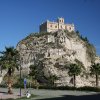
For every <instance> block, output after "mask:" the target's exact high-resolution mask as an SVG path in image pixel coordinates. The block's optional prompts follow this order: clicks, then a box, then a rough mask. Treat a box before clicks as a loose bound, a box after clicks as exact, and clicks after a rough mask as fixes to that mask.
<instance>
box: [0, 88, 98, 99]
mask: <svg viewBox="0 0 100 100" xmlns="http://www.w3.org/2000/svg"><path fill="white" fill-rule="evenodd" d="M0 91H2V92H7V89H5V88H0ZM13 92H14V96H15V95H16V96H17V95H19V89H13ZM30 92H31V93H32V94H35V95H38V96H36V97H34V98H32V100H37V99H39V100H40V99H43V100H84V99H85V98H86V100H87V98H91V97H92V98H91V100H100V97H99V96H100V95H99V93H96V92H80V91H67V90H44V89H41V90H36V89H30ZM22 94H24V89H22ZM94 97H95V99H93V98H94ZM97 97H99V99H96V98H97ZM83 98H84V99H83ZM88 100H89V99H88Z"/></svg>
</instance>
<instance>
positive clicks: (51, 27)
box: [40, 18, 75, 32]
mask: <svg viewBox="0 0 100 100" xmlns="http://www.w3.org/2000/svg"><path fill="white" fill-rule="evenodd" d="M58 30H67V31H69V32H72V31H75V27H74V24H65V23H64V18H58V19H57V21H56V22H51V21H49V20H47V21H46V22H44V23H42V24H41V25H40V32H55V31H58Z"/></svg>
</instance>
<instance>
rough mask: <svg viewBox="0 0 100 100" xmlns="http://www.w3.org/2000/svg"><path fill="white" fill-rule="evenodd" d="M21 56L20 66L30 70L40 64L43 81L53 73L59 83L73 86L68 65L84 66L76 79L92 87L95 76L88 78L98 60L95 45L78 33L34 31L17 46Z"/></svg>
mask: <svg viewBox="0 0 100 100" xmlns="http://www.w3.org/2000/svg"><path fill="white" fill-rule="evenodd" d="M17 50H18V51H20V55H21V66H22V67H23V70H24V69H28V70H27V71H29V66H30V65H32V64H33V65H37V70H38V72H40V74H39V75H40V78H39V80H40V81H43V80H48V78H49V77H50V76H51V75H55V76H57V77H58V80H56V81H55V84H56V85H58V86H65V85H69V86H72V85H73V82H72V81H71V80H72V79H73V78H72V77H70V76H69V75H68V70H67V67H68V66H69V65H70V64H72V63H78V64H81V66H83V70H82V73H81V75H80V76H77V78H76V84H77V86H84V85H88V86H93V85H94V84H95V83H94V82H95V79H93V78H90V77H88V72H89V68H90V66H91V64H92V63H94V62H96V63H97V62H99V61H100V58H99V57H97V56H96V52H95V48H94V46H93V45H92V44H90V43H89V41H88V40H87V38H83V37H82V36H80V35H79V33H78V32H67V31H64V30H59V31H57V32H53V33H32V34H30V35H29V36H27V37H26V38H25V39H23V40H21V41H20V42H19V43H18V45H17Z"/></svg>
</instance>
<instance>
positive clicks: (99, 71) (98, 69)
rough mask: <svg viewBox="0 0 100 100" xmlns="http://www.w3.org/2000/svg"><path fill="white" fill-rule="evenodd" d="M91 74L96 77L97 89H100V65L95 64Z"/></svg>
mask: <svg viewBox="0 0 100 100" xmlns="http://www.w3.org/2000/svg"><path fill="white" fill-rule="evenodd" d="M90 74H91V75H95V76H96V87H98V76H99V75H100V63H97V64H95V63H94V64H93V65H91V67H90Z"/></svg>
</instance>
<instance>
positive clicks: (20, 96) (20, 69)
mask: <svg viewBox="0 0 100 100" xmlns="http://www.w3.org/2000/svg"><path fill="white" fill-rule="evenodd" d="M21 60H22V59H20V97H21Z"/></svg>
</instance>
